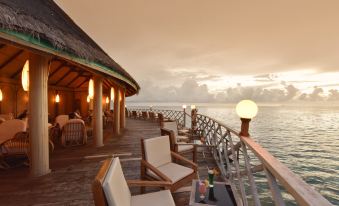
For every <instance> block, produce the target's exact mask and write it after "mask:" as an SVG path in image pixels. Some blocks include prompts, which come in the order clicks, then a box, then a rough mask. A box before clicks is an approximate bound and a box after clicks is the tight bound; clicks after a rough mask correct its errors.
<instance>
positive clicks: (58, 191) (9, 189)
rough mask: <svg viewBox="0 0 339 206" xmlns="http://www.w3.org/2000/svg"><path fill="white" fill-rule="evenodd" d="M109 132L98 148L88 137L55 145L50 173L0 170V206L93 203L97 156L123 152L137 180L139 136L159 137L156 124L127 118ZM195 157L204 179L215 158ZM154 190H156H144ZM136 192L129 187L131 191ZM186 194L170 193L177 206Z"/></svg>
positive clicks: (185, 199) (124, 161) (128, 175)
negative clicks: (71, 144)
mask: <svg viewBox="0 0 339 206" xmlns="http://www.w3.org/2000/svg"><path fill="white" fill-rule="evenodd" d="M112 134H113V132H112V128H111V127H107V128H105V130H104V143H105V146H103V147H100V148H95V147H94V146H93V140H92V139H91V138H90V139H89V141H88V144H87V145H84V146H77V147H71V148H62V147H60V146H56V149H55V151H54V152H53V153H51V154H50V168H51V173H50V174H48V175H45V176H42V177H38V178H32V177H30V176H29V169H28V167H25V166H20V167H16V168H11V169H8V170H0V205H18V206H19V205H94V202H93V197H92V191H91V184H92V181H93V180H94V177H95V175H96V173H97V172H98V170H99V168H100V166H101V164H102V162H103V160H105V159H106V157H103V156H100V155H110V154H125V155H124V156H121V157H120V159H121V162H122V163H121V164H122V167H123V171H124V174H125V177H126V179H140V161H139V159H140V157H141V147H140V139H141V138H150V137H156V136H159V135H160V128H159V124H158V123H155V122H150V121H145V120H135V119H127V120H126V129H125V130H124V132H123V134H122V135H120V136H119V137H115V138H113V137H112V136H113V135H112ZM94 156H99V157H97V158H94ZM85 157H87V158H85ZM88 157H92V158H88ZM188 158H191V157H189V156H188ZM197 159H198V165H199V174H200V176H201V178H206V176H207V162H208V165H209V166H210V167H214V166H215V164H214V160H213V159H212V157H211V155H207V161H205V160H203V159H202V155H201V153H198V158H197ZM188 186H189V185H188ZM153 190H156V189H154V188H152V189H147V190H146V191H153ZM139 191H140V190H139V188H135V187H133V188H131V192H132V194H139ZM189 195H190V193H189V192H181V193H175V194H173V197H174V199H175V202H176V205H179V206H181V205H188V202H189Z"/></svg>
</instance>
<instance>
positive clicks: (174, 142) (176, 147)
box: [160, 128, 197, 162]
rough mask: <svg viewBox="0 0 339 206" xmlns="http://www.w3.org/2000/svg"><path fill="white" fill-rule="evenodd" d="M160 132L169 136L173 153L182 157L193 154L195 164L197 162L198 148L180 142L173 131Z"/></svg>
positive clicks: (164, 130)
mask: <svg viewBox="0 0 339 206" xmlns="http://www.w3.org/2000/svg"><path fill="white" fill-rule="evenodd" d="M160 131H161V135H163V136H164V135H167V136H169V140H170V145H171V151H173V152H176V153H179V154H181V155H185V154H190V153H192V160H193V162H196V156H197V148H196V147H195V146H194V145H193V144H187V143H186V142H183V141H181V142H179V141H178V139H177V136H176V135H175V132H174V131H173V130H168V129H165V128H161V129H160Z"/></svg>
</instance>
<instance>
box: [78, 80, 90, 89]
mask: <svg viewBox="0 0 339 206" xmlns="http://www.w3.org/2000/svg"><path fill="white" fill-rule="evenodd" d="M88 81H89V78H87V79H85V80H84V81H83V82H81V84H79V85H78V86H77V88H80V87H81V86H82V85H83V84H85V83H86V82H88Z"/></svg>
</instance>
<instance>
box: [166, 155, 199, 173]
mask: <svg viewBox="0 0 339 206" xmlns="http://www.w3.org/2000/svg"><path fill="white" fill-rule="evenodd" d="M171 156H172V157H173V158H174V159H177V160H180V161H182V162H184V163H187V164H189V165H191V166H192V169H194V171H197V170H198V165H197V164H195V163H194V162H193V161H191V160H189V159H186V158H185V157H183V156H181V155H179V154H178V153H175V152H172V151H171Z"/></svg>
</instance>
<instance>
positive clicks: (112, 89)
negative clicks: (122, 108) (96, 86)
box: [111, 87, 114, 100]
mask: <svg viewBox="0 0 339 206" xmlns="http://www.w3.org/2000/svg"><path fill="white" fill-rule="evenodd" d="M111 100H114V88H113V87H111Z"/></svg>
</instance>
